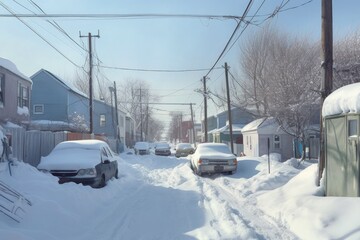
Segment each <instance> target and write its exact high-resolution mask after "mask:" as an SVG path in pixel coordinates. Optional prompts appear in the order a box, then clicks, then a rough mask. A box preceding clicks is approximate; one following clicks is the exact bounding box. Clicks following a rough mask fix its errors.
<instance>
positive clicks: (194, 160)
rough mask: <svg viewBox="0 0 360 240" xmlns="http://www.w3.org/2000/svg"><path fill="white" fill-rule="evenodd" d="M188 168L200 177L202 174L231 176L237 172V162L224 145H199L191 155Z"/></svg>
mask: <svg viewBox="0 0 360 240" xmlns="http://www.w3.org/2000/svg"><path fill="white" fill-rule="evenodd" d="M190 166H191V168H192V169H193V170H194V172H195V173H196V174H198V175H200V176H201V175H202V174H204V173H222V172H227V173H230V174H233V173H235V172H236V170H237V160H236V156H235V155H234V154H233V153H231V151H230V149H229V147H228V146H227V145H226V144H223V143H201V144H199V145H198V146H197V148H196V150H195V153H194V154H193V155H191V161H190Z"/></svg>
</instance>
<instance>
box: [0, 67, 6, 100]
mask: <svg viewBox="0 0 360 240" xmlns="http://www.w3.org/2000/svg"><path fill="white" fill-rule="evenodd" d="M4 94H5V75H4V74H0V107H4Z"/></svg>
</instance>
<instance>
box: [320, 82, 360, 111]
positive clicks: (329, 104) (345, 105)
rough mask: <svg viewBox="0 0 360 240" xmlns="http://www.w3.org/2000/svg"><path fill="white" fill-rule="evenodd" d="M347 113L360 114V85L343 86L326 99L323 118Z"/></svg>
mask: <svg viewBox="0 0 360 240" xmlns="http://www.w3.org/2000/svg"><path fill="white" fill-rule="evenodd" d="M345 113H360V83H353V84H349V85H346V86H343V87H341V88H339V89H337V90H335V91H334V92H333V93H331V94H330V95H329V96H328V97H327V98H326V99H325V101H324V104H323V108H322V115H323V117H326V116H331V115H337V114H345Z"/></svg>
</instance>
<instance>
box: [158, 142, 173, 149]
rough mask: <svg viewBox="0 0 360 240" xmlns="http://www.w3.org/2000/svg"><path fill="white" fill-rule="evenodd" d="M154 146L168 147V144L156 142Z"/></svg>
mask: <svg viewBox="0 0 360 240" xmlns="http://www.w3.org/2000/svg"><path fill="white" fill-rule="evenodd" d="M156 148H170V145H169V144H167V143H157V144H156Z"/></svg>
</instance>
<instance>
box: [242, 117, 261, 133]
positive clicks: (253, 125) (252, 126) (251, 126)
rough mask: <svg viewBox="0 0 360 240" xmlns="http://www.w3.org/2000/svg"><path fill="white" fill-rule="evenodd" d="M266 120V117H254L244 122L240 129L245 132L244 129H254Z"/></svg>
mask: <svg viewBox="0 0 360 240" xmlns="http://www.w3.org/2000/svg"><path fill="white" fill-rule="evenodd" d="M265 120H266V118H259V119H256V120H254V121H252V122H250V123H248V124H246V125H245V126H244V127H243V129H242V131H243V132H246V131H252V130H256V129H257V128H258V127H259V126H260V125H261V124H262V123H263V122H264V121H265Z"/></svg>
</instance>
